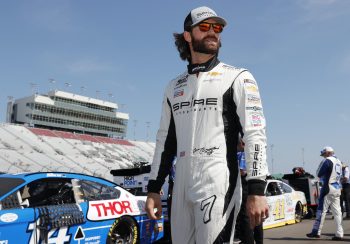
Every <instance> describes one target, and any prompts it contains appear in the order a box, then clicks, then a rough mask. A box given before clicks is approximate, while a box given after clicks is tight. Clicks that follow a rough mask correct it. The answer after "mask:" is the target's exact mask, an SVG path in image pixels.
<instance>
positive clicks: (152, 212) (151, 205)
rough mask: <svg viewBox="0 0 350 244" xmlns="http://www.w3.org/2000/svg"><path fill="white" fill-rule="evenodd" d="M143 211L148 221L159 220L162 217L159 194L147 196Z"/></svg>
mask: <svg viewBox="0 0 350 244" xmlns="http://www.w3.org/2000/svg"><path fill="white" fill-rule="evenodd" d="M145 210H146V213H147V216H148V218H150V219H160V217H162V201H161V199H160V194H158V193H153V192H149V193H148V194H147V200H146V206H145Z"/></svg>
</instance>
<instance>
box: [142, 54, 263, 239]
mask: <svg viewBox="0 0 350 244" xmlns="http://www.w3.org/2000/svg"><path fill="white" fill-rule="evenodd" d="M188 70H189V71H188V72H185V73H184V74H182V75H180V76H179V77H177V78H176V79H174V80H172V81H171V82H170V83H169V85H168V86H167V88H166V91H165V96H164V100H163V106H162V115H161V121H160V128H159V131H158V133H157V143H156V150H155V154H154V159H153V163H152V170H151V174H150V180H149V184H148V191H149V192H157V193H159V191H160V189H161V187H162V185H163V183H164V179H165V177H166V175H167V174H168V173H169V172H170V167H171V162H172V160H173V158H174V156H176V157H177V163H176V173H175V185H174V191H173V202H172V211H171V216H172V217H171V228H172V240H173V243H175V244H186V243H200V244H205V243H232V242H233V234H234V227H235V221H236V217H237V214H238V212H239V209H240V203H241V182H240V174H239V167H238V163H237V141H238V135H239V133H241V134H243V135H244V138H243V140H244V142H245V155H246V161H247V171H248V180H249V194H253V195H264V187H265V178H266V175H267V163H266V137H265V118H264V115H263V109H262V105H261V100H260V95H259V90H258V86H257V83H256V81H255V80H254V78H253V76H252V75H251V74H250V73H249V72H248V71H247V70H244V69H238V68H235V67H232V66H229V65H226V64H224V63H221V62H219V61H218V60H217V59H216V58H213V59H212V60H209V61H208V62H207V63H205V64H200V65H194V66H191V65H189V67H188Z"/></svg>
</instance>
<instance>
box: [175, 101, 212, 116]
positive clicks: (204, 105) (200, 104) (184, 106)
mask: <svg viewBox="0 0 350 244" xmlns="http://www.w3.org/2000/svg"><path fill="white" fill-rule="evenodd" d="M217 104H218V99H217V98H202V99H192V100H191V101H184V102H178V103H174V104H173V111H174V112H185V111H186V110H187V113H189V112H191V111H192V109H193V111H197V110H198V111H202V110H207V109H208V110H217V108H216V106H215V105H217Z"/></svg>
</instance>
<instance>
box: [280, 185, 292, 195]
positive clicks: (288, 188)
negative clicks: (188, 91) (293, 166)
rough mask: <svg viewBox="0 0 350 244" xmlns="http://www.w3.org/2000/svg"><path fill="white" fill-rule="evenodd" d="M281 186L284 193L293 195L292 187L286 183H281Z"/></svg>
mask: <svg viewBox="0 0 350 244" xmlns="http://www.w3.org/2000/svg"><path fill="white" fill-rule="evenodd" d="M279 186H280V187H281V189H282V191H283V192H284V193H291V192H292V191H293V189H292V187H290V186H289V185H287V184H285V183H279Z"/></svg>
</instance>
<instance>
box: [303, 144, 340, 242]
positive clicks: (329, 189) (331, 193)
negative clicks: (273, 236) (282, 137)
mask: <svg viewBox="0 0 350 244" xmlns="http://www.w3.org/2000/svg"><path fill="white" fill-rule="evenodd" d="M320 156H322V157H324V159H323V160H322V162H321V163H320V165H319V167H318V169H317V176H318V177H319V178H320V180H321V181H322V188H321V193H320V197H319V202H318V206H317V212H316V219H315V222H314V225H313V227H312V231H311V233H308V234H306V236H307V237H310V238H320V237H321V232H322V227H323V224H324V220H325V217H326V213H327V210H328V208H329V207H330V208H331V211H332V213H333V215H334V221H335V223H336V233H335V236H333V238H332V240H334V241H340V240H342V239H343V236H344V231H343V226H342V212H341V208H340V195H341V183H340V178H341V176H342V164H341V162H340V160H339V159H338V158H336V157H335V155H334V150H333V148H331V147H328V146H327V147H324V148H323V150H322V151H321V155H320Z"/></svg>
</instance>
